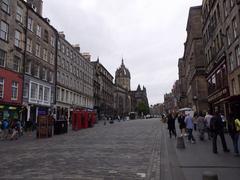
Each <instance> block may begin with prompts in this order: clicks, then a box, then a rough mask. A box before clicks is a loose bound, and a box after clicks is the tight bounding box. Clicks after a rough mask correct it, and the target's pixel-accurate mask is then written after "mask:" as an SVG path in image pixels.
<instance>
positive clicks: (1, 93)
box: [0, 77, 4, 99]
mask: <svg viewBox="0 0 240 180" xmlns="http://www.w3.org/2000/svg"><path fill="white" fill-rule="evenodd" d="M3 96H4V79H3V78H2V77H0V99H3Z"/></svg>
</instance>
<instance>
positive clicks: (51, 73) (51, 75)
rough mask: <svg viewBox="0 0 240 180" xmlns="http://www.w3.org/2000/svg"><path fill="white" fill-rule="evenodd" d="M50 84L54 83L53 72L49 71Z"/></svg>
mask: <svg viewBox="0 0 240 180" xmlns="http://www.w3.org/2000/svg"><path fill="white" fill-rule="evenodd" d="M49 82H50V83H53V72H52V71H49Z"/></svg>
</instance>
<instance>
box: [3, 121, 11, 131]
mask: <svg viewBox="0 0 240 180" xmlns="http://www.w3.org/2000/svg"><path fill="white" fill-rule="evenodd" d="M8 125H9V123H8V121H6V120H4V121H3V122H2V129H7V128H8Z"/></svg>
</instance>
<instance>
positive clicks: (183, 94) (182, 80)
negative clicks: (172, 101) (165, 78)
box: [178, 58, 188, 108]
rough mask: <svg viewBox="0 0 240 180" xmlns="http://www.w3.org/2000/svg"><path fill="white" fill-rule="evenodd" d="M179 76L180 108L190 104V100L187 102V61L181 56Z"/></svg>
mask: <svg viewBox="0 0 240 180" xmlns="http://www.w3.org/2000/svg"><path fill="white" fill-rule="evenodd" d="M178 77H179V97H178V106H179V108H185V107H187V106H188V102H187V83H186V71H185V61H184V59H183V58H180V59H179V60H178Z"/></svg>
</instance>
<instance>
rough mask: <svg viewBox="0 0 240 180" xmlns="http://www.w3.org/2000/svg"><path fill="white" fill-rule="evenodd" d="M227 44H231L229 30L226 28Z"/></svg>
mask: <svg viewBox="0 0 240 180" xmlns="http://www.w3.org/2000/svg"><path fill="white" fill-rule="evenodd" d="M226 32H227V43H228V45H230V44H231V35H230V28H229V27H228V28H227V31H226Z"/></svg>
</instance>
